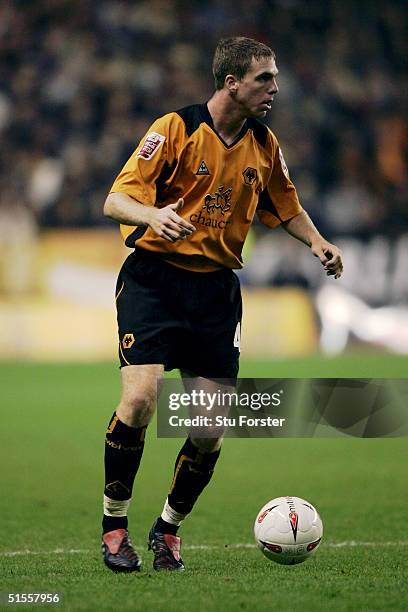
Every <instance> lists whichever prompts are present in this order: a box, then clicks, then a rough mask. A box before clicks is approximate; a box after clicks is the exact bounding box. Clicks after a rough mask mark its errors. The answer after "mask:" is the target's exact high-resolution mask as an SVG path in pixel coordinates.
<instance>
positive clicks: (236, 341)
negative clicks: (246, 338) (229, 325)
mask: <svg viewBox="0 0 408 612" xmlns="http://www.w3.org/2000/svg"><path fill="white" fill-rule="evenodd" d="M234 346H235V348H237V349H238V350H239V352H241V323H240V322H238V323H237V328H236V330H235V334H234Z"/></svg>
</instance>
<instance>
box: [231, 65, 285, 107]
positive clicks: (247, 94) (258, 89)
mask: <svg viewBox="0 0 408 612" xmlns="http://www.w3.org/2000/svg"><path fill="white" fill-rule="evenodd" d="M277 74H278V69H277V68H276V63H275V60H274V59H273V58H265V59H261V60H256V59H254V58H253V59H252V63H251V66H250V68H249V70H248V72H247V73H246V75H245V76H244V78H243V79H242V81H237V82H236V83H237V90H236V95H235V101H236V102H237V103H238V104H239V105H240V107H241V109H242V113H243V115H244V116H246V117H258V118H259V117H265V115H266V113H267V111H268V110H270V109H271V105H272V101H273V98H274V96H275V94H277V93H278V91H279V88H278V85H277V83H276V76H277Z"/></svg>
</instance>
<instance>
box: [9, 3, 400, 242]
mask: <svg viewBox="0 0 408 612" xmlns="http://www.w3.org/2000/svg"><path fill="white" fill-rule="evenodd" d="M405 16H406V4H405V3H404V2H402V1H399V0H383V1H379V2H376V3H371V2H368V1H364V2H360V1H358V0H354V1H350V2H346V3H339V2H336V1H335V0H329V1H328V2H324V3H322V2H319V1H318V0H312V1H311V2H307V3H306V2H302V1H301V0H275V1H272V0H269V1H268V0H225V1H223V2H218V1H215V0H210V1H208V2H201V1H199V0H193V1H190V2H186V1H185V0H148V1H147V0H146V1H140V2H134V1H132V0H102V1H101V2H91V0H84V1H83V2H80V3H72V2H69V1H68V0H37V1H36V2H29V1H28V0H15V2H13V3H3V5H2V6H1V7H0V77H1V78H0V135H1V139H0V153H1V169H2V173H3V175H4V177H6V180H7V183H8V184H10V183H12V184H13V185H18V189H19V193H20V194H22V198H23V199H21V197H20V198H17V197H16V196H15V194H14V195H13V194H10V193H8V194H3V197H2V208H1V210H2V218H4V215H5V213H6V212H7V211H5V206H7V205H8V204H10V202H13V210H14V211H15V215H14V216H15V217H17V215H21V216H22V217H24V219H25V223H27V224H28V225H27V227H28V226H29V225H30V224H31V225H30V227H32V213H30V212H29V208H27V206H26V205H25V204H19V205H18V207H17V204H16V203H15V202H16V201H20V202H23V201H24V202H27V203H28V204H29V205H30V206H33V208H34V209H35V211H36V214H37V215H38V218H39V221H40V224H41V225H42V226H61V225H62V226H71V227H78V226H93V225H100V224H106V223H109V221H106V220H105V219H104V218H103V216H102V214H101V209H102V204H103V200H104V198H105V195H106V193H107V191H108V189H109V187H110V185H111V184H112V182H113V179H114V176H115V173H116V172H118V170H119V169H120V167H121V166H122V164H123V163H124V161H125V160H126V158H127V156H128V155H129V154H130V153H131V151H132V150H133V149H134V147H135V146H136V144H137V143H138V141H139V139H140V138H141V136H142V135H143V134H144V132H145V130H146V129H147V127H148V125H149V124H150V123H151V121H152V120H153V119H154V118H155V117H156V116H158V115H160V114H164V113H166V112H168V111H171V110H174V109H176V108H179V107H181V106H184V105H187V104H191V103H193V102H199V101H203V100H205V99H206V98H208V97H209V96H210V95H211V92H212V87H213V85H212V77H211V60H212V52H213V49H214V46H215V44H216V42H217V40H218V38H219V37H221V36H228V35H236V34H242V35H247V36H252V37H255V38H258V39H260V40H263V41H265V42H266V43H268V44H270V45H271V46H272V48H273V49H274V50H275V51H276V53H277V62H278V66H279V68H280V76H279V84H280V89H281V90H280V93H279V97H278V99H277V101H276V103H275V105H274V107H273V110H272V112H271V113H270V117H269V118H268V122H269V123H270V125H271V127H272V128H273V130H274V131H275V133H276V134H277V136H278V138H279V139H280V141H281V144H282V148H283V149H284V152H285V156H286V158H287V162H288V165H289V168H290V170H291V174H292V176H293V178H294V180H295V182H296V184H297V186H298V191H299V193H300V196H301V199H302V201H303V202H304V203H305V206H306V207H307V208H308V210H310V212H311V215H312V217H314V218H316V220H317V221H318V222H319V223H322V224H323V229H324V230H325V231H327V232H328V233H329V236H330V234H331V235H333V234H339V233H340V234H342V233H343V234H344V233H347V234H355V235H358V236H360V237H363V238H364V237H367V236H369V235H370V234H371V233H373V232H379V233H389V234H395V233H398V232H402V231H407V230H408V213H407V207H406V201H407V195H408V187H407V185H408V181H407V144H408V128H407V122H406V117H405V115H404V109H405V108H406V106H407V90H406V87H404V84H405V72H404V68H405V67H404V57H405V56H406V42H405V31H404V23H405ZM7 203H8V204H7ZM8 214H9V218H11V217H12V216H13V215H12V214H11V213H8ZM13 214H14V213H13ZM6 216H7V215H6ZM29 218H30V219H31V221H29ZM2 222H3V221H2ZM30 231H31V230H30ZM259 231H261V230H259ZM4 234H5V232H4V231H2V235H3V236H4Z"/></svg>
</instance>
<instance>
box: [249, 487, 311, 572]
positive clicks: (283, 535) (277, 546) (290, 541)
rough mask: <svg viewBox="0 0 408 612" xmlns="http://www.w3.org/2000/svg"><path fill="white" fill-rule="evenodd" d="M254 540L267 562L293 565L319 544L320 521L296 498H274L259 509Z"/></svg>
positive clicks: (306, 505)
mask: <svg viewBox="0 0 408 612" xmlns="http://www.w3.org/2000/svg"><path fill="white" fill-rule="evenodd" d="M254 534H255V540H256V543H257V544H258V546H259V548H260V549H261V551H262V552H263V554H264V555H265V557H267V558H268V559H270V560H271V561H276V563H281V564H282V565H295V564H296V563H302V562H303V561H306V559H307V558H308V557H310V555H311V554H312V553H313V552H314V551H315V550H316V549H317V548H318V547H319V544H320V542H321V539H322V536H323V523H322V521H321V518H320V516H319V515H318V513H317V510H316V508H314V507H313V506H312V504H310V503H309V502H307V501H305V500H304V499H301V498H300V497H276V498H275V499H271V501H269V502H268V503H267V504H265V505H264V506H263V507H262V508H261V510H260V511H259V514H258V516H257V517H256V520H255V525H254Z"/></svg>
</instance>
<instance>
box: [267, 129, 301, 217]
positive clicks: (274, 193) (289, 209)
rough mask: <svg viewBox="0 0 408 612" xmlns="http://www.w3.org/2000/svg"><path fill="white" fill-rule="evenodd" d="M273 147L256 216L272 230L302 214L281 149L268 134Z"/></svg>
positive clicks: (275, 140) (273, 137) (272, 136)
mask: <svg viewBox="0 0 408 612" xmlns="http://www.w3.org/2000/svg"><path fill="white" fill-rule="evenodd" d="M270 137H271V138H272V147H273V149H272V150H273V165H272V172H271V176H270V179H269V181H268V184H267V186H266V187H265V189H264V190H263V191H262V192H261V194H260V196H259V202H258V207H257V214H258V217H259V220H260V221H261V222H262V223H263V224H264V225H267V226H268V227H271V228H274V227H277V226H278V225H280V224H281V223H282V222H283V221H289V219H291V218H292V217H296V215H298V214H300V213H301V212H302V210H303V209H302V206H301V204H300V202H299V198H298V195H297V193H296V188H295V186H294V184H293V183H292V181H291V180H290V177H289V172H288V168H287V166H286V163H285V159H284V157H283V154H282V151H281V148H280V146H279V143H278V141H277V139H276V137H275V136H274V135H273V134H272V132H270Z"/></svg>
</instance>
